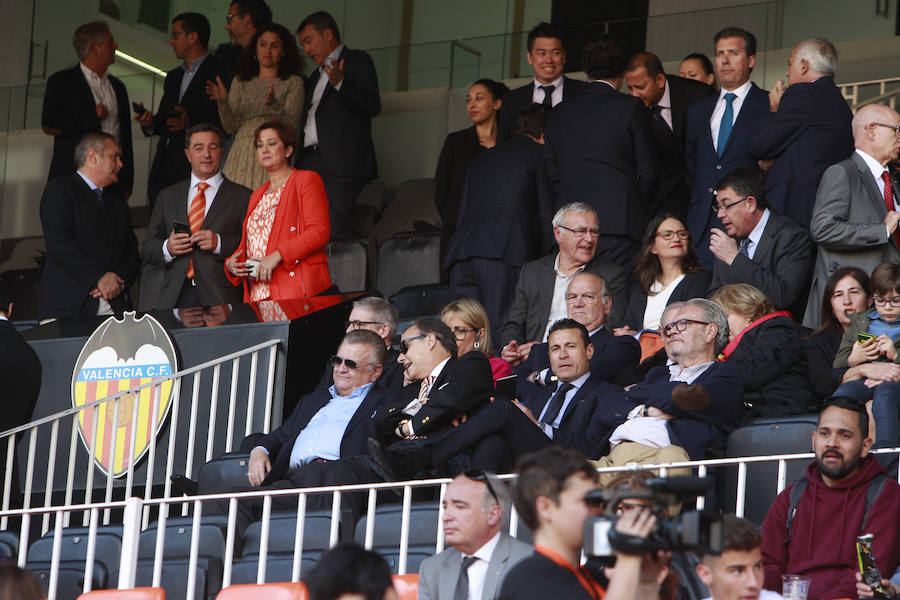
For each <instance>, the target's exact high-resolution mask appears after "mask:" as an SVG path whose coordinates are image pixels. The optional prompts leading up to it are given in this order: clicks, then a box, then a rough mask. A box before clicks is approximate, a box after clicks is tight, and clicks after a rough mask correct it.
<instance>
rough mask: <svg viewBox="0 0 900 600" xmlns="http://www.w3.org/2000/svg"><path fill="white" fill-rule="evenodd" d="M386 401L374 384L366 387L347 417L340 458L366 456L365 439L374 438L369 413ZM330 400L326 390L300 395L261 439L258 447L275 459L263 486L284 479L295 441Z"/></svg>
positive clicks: (373, 428) (372, 423)
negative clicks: (357, 405)
mask: <svg viewBox="0 0 900 600" xmlns="http://www.w3.org/2000/svg"><path fill="white" fill-rule="evenodd" d="M385 400H386V398H385V396H384V392H382V390H381V388H380V387H378V386H377V385H373V386H372V387H371V388H369V392H368V393H367V394H366V397H365V399H363V401H362V404H360V405H359V408H357V409H356V412H355V413H353V416H352V417H350V422H349V423H348V424H347V428H346V429H345V430H344V437H343V438H341V458H347V457H349V456H360V455H365V454H368V452H369V451H368V449H367V448H366V440H368V439H369V438H370V437H373V436H374V435H375V425H374V422H373V421H372V414H373V413H374V412H375V410H376V409H377V408H378V407H379V406H381V405H382V404H383V403H384V402H385ZM330 401H331V394H330V393H329V392H328V390H315V391H313V392H311V393H309V394H307V395H305V396H303V397H302V398H300V402H299V403H298V404H297V407H296V408H295V409H294V412H292V413H291V416H290V417H288V420H287V421H285V422H284V423H282V424H281V426H280V427H278V428H277V429H275V430H274V431H272V433H269V434H267V435H265V436H263V438H262V439H261V440H260V441H259V442H258V444H257V445H259V446H264V447H265V449H266V450H268V452H269V456H270V457H271V456H275V459H274V460H273V461H272V470H270V471H269V473H268V474H267V475H266V479H265V481H263V482H262V485H269V484H271V483H272V482H273V481H277V480H279V479H284V476H285V474H286V473H287V472H288V470H289V468H290V464H291V452H292V451H293V449H294V441H295V440H296V439H297V436H298V435H300V432H301V431H303V429H304V428H305V427H306V426H307V425H308V424H309V421H310V419H312V418H313V417H314V416H315V414H316V413H317V412H319V411H320V410H321V409H322V407H324V406H325V405H326V404H328V403H329V402H330Z"/></svg>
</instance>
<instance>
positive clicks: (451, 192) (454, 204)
mask: <svg viewBox="0 0 900 600" xmlns="http://www.w3.org/2000/svg"><path fill="white" fill-rule="evenodd" d="M484 151H485V147H484V146H482V145H481V144H480V143H479V142H478V133H477V132H476V131H475V126H474V125H472V126H471V127H467V128H465V129H460V130H459V131H454V132H451V133H448V134H447V137H446V138H445V139H444V145H443V146H442V147H441V155H440V156H439V157H438V163H437V168H436V169H435V171H434V205H435V207H436V208H437V211H438V214H439V215H440V217H441V223H443V224H447V225H452V224H454V223H456V221H457V218H458V215H459V207H460V205H461V204H462V197H463V188H464V184H465V182H466V173H467V172H468V170H469V165H471V164H472V161H473V160H475V159H476V158H477V157H478V156H480V155H481V153H482V152H484Z"/></svg>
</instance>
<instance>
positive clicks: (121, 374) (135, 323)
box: [72, 312, 178, 477]
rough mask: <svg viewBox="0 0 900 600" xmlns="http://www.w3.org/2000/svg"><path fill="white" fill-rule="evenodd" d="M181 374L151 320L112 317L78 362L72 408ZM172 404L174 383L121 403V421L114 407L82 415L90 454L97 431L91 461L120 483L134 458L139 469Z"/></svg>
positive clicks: (111, 404) (81, 426)
mask: <svg viewBox="0 0 900 600" xmlns="http://www.w3.org/2000/svg"><path fill="white" fill-rule="evenodd" d="M177 370H178V365H177V362H176V358H175V347H174V346H173V345H172V340H171V339H169V335H168V334H167V333H166V330H165V329H163V327H162V325H160V324H159V321H157V320H156V319H154V318H153V317H151V316H150V315H144V316H142V317H141V318H140V319H136V318H135V313H134V312H126V313H125V314H124V317H123V319H122V320H121V321H120V320H117V319H116V318H115V317H110V318H108V319H107V320H106V321H104V322H103V323H102V324H101V325H100V326H99V327H98V328H97V329H95V330H94V333H92V334H91V337H89V338H88V340H87V342H85V344H84V348H82V349H81V354H79V355H78V360H77V361H76V362H75V370H74V373H73V374H72V406H73V407H74V408H79V407H81V406H84V405H85V404H89V403H91V402H93V401H94V400H99V399H101V398H105V397H107V396H110V395H112V394H115V393H116V392H120V391H124V390H127V389H130V388H133V387H136V386H139V385H142V384H145V383H150V382H153V381H160V380H162V379H163V378H165V377H167V376H168V375H171V374H172V373H174V372H175V371H177ZM171 400H172V381H171V380H168V381H165V382H162V383H160V384H159V385H155V386H149V387H146V388H144V389H142V390H140V391H138V392H137V393H130V394H127V395H126V396H124V397H122V398H121V399H120V400H119V411H118V415H116V412H115V402H105V403H102V404H99V405H97V406H94V407H91V408H87V409H85V410H83V411H81V412H79V413H78V433H79V435H80V437H81V441H82V442H83V443H84V447H85V449H86V450H87V451H88V452H90V448H91V441H92V440H93V439H94V435H95V432H94V427H95V425H96V436H97V441H96V444H95V446H94V456H93V459H94V463H95V464H96V465H97V467H98V468H99V469H100V470H101V471H103V473H104V474H106V473H110V472H111V473H112V475H113V477H121V476H122V475H124V474H125V473H126V472H127V471H128V468H129V465H130V460H131V459H130V457H131V456H133V461H134V463H135V464H137V463H138V462H139V461H140V460H141V458H142V457H143V456H144V454H145V453H146V452H147V450H148V449H149V448H150V444H151V443H152V441H153V440H154V438H155V437H156V434H157V433H158V432H159V430H160V428H161V427H162V425H163V423H164V422H165V420H166V416H167V415H168V413H169V407H170V406H171ZM95 411H96V413H97V414H96V415H95V414H94V413H95ZM135 412H136V413H137V420H136V421H135V419H134V414H135ZM154 413H155V414H156V427H155V430H153V429H154V428H153V420H154ZM95 416H96V418H95ZM116 417H117V418H116ZM114 419H115V422H114ZM113 440H115V443H113ZM132 445H134V451H133V454H132V450H131V447H132Z"/></svg>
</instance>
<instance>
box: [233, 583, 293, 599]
mask: <svg viewBox="0 0 900 600" xmlns="http://www.w3.org/2000/svg"><path fill="white" fill-rule="evenodd" d="M260 598H265V599H266V600H307V599H308V598H309V594H308V593H307V591H306V585H305V584H304V583H303V582H302V581H301V582H299V583H290V582H284V583H260V584H252V583H250V584H240V585H230V586H228V587H227V588H225V589H224V590H222V591H221V592H219V594H218V595H217V596H216V600H259V599H260Z"/></svg>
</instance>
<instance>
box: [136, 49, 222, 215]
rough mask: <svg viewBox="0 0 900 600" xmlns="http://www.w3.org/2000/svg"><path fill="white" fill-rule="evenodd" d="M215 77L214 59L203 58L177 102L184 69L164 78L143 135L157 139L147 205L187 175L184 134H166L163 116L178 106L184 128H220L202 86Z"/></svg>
mask: <svg viewBox="0 0 900 600" xmlns="http://www.w3.org/2000/svg"><path fill="white" fill-rule="evenodd" d="M217 73H218V63H217V61H216V58H215V57H214V56H212V55H211V54H207V55H206V58H204V59H203V62H202V63H201V64H200V66H199V67H198V68H197V72H196V73H195V74H194V77H193V79H191V82H190V83H189V84H188V87H187V89H186V90H185V91H184V96H183V97H182V98H181V99H180V100H179V99H178V95H179V93H180V92H181V82H182V80H183V79H184V69H183V68H181V66H179V67H178V68H176V69H172V70H171V71H169V73H168V74H167V75H166V80H165V82H164V83H163V95H162V99H160V101H159V109H158V110H157V111H156V114H155V115H154V116H153V123H152V124H151V125H150V127H148V128H146V129H144V133H145V134H146V135H158V136H159V142H158V143H157V145H156V155H155V156H154V157H153V164H152V165H151V166H150V174H149V176H148V180H149V182H148V188H149V191H148V196H149V198H150V199H151V202H152V201H153V200H154V199H155V198H156V196H157V194H159V192H160V190H162V189H163V188H165V187H168V186H170V185H173V184H175V183H178V182H179V181H182V180H183V179H185V178H186V177H190V175H191V165H190V163H189V162H188V160H187V157H186V156H185V155H184V130H180V131H169V127H168V126H167V125H166V115H168V114H169V113H171V112H174V110H175V107H176V106H180V107H182V108H184V109H185V111H186V112H187V115H188V126H190V125H196V124H198V123H211V124H212V125H217V126H220V127H221V122H220V121H219V107H218V105H217V103H216V101H215V100H212V99H210V97H209V94H207V93H206V82H207V81H208V80H213V81H215V79H216V75H217ZM151 206H152V204H151Z"/></svg>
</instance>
